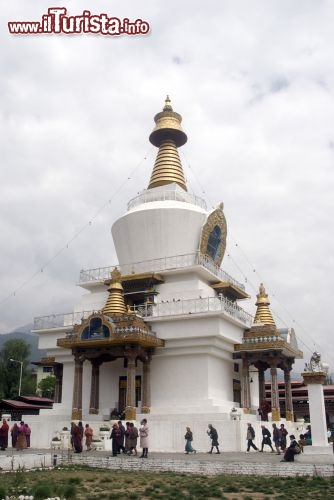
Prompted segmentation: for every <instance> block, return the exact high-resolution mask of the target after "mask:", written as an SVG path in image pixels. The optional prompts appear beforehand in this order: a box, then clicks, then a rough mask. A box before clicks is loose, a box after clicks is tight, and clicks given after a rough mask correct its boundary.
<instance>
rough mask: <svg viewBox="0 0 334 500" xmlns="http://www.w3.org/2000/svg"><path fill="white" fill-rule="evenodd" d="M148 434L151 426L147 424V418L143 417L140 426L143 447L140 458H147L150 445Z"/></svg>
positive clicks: (141, 445)
mask: <svg viewBox="0 0 334 500" xmlns="http://www.w3.org/2000/svg"><path fill="white" fill-rule="evenodd" d="M148 434H149V428H148V425H147V420H146V418H143V420H142V421H141V422H140V428H139V436H140V447H141V448H142V449H143V451H142V454H141V455H140V458H147V453H148V446H149V444H148Z"/></svg>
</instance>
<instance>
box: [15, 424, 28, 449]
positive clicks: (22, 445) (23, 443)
mask: <svg viewBox="0 0 334 500" xmlns="http://www.w3.org/2000/svg"><path fill="white" fill-rule="evenodd" d="M15 447H16V449H17V450H25V449H26V447H27V436H26V429H25V425H24V422H23V421H22V422H21V423H20V425H19V426H18V436H17V441H16V445H15Z"/></svg>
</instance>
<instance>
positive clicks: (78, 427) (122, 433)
mask: <svg viewBox="0 0 334 500" xmlns="http://www.w3.org/2000/svg"><path fill="white" fill-rule="evenodd" d="M140 424H141V425H140V428H139V430H138V429H137V427H136V426H135V425H134V423H133V422H126V423H125V427H124V425H123V424H122V421H121V420H119V421H118V422H117V423H116V422H115V423H114V424H113V426H112V429H111V434H110V439H111V442H112V456H113V457H117V455H119V454H120V453H125V454H127V455H134V456H137V455H138V453H137V441H138V437H139V438H140V447H141V448H142V454H141V458H147V457H148V448H149V443H148V434H149V428H148V425H147V420H146V419H145V418H144V419H143V420H142V421H141V423H140ZM93 435H94V432H93V429H92V428H91V427H90V425H89V424H86V425H85V427H84V426H83V423H82V422H81V421H80V422H78V423H77V424H76V423H75V422H72V423H71V445H72V448H73V450H74V453H82V451H83V446H84V444H83V441H84V438H85V446H86V450H87V451H91V450H92V449H93V447H92V446H93Z"/></svg>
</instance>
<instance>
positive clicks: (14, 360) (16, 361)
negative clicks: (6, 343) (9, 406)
mask: <svg viewBox="0 0 334 500" xmlns="http://www.w3.org/2000/svg"><path fill="white" fill-rule="evenodd" d="M9 361H11V362H12V363H20V365H21V367H20V382H19V396H21V384H22V368H23V361H18V360H17V359H12V358H10V360H9Z"/></svg>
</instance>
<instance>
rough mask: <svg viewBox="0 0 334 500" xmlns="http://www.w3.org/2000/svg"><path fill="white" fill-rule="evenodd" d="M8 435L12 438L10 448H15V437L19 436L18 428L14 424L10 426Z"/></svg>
mask: <svg viewBox="0 0 334 500" xmlns="http://www.w3.org/2000/svg"><path fill="white" fill-rule="evenodd" d="M10 435H11V437H12V448H16V441H17V437H18V435H19V427H18V425H17V423H16V422H15V423H14V425H13V426H12V428H11V430H10Z"/></svg>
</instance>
